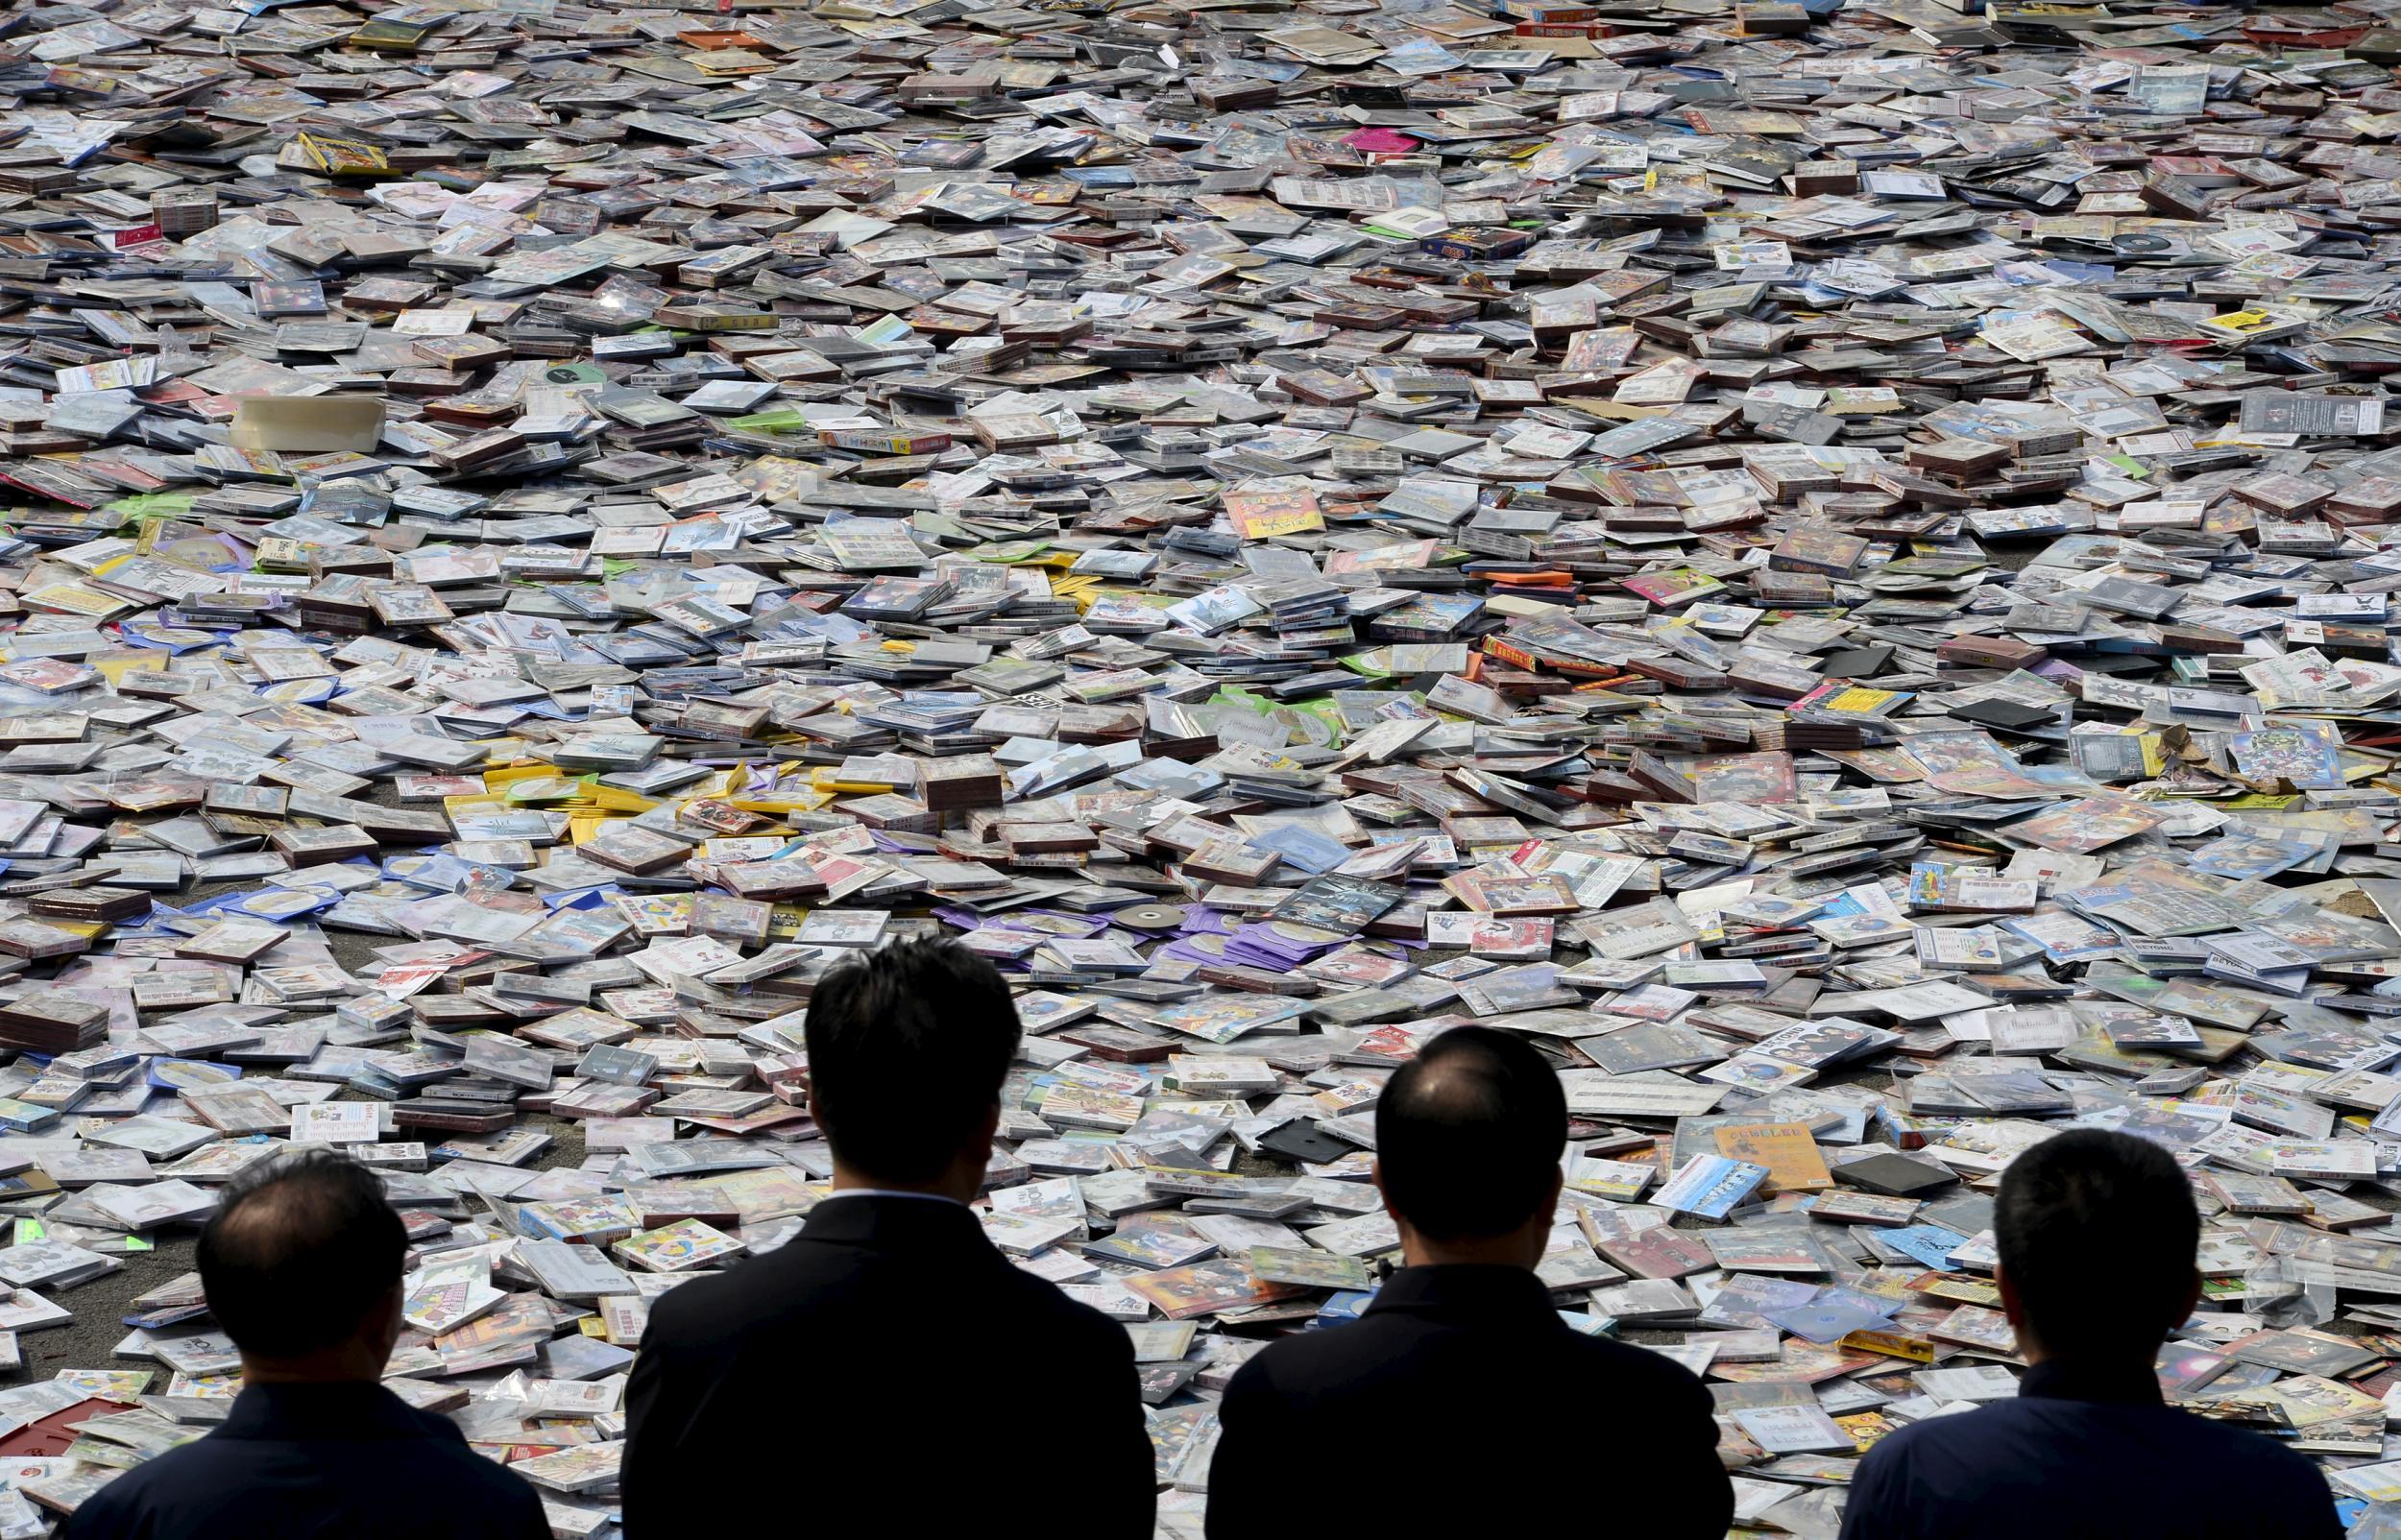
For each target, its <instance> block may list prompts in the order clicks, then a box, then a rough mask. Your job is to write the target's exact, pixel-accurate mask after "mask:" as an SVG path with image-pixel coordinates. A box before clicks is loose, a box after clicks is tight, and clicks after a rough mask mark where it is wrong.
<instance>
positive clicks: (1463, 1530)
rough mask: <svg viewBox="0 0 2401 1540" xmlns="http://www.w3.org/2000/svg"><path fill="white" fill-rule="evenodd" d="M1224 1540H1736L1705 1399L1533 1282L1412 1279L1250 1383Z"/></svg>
mask: <svg viewBox="0 0 2401 1540" xmlns="http://www.w3.org/2000/svg"><path fill="white" fill-rule="evenodd" d="M1218 1416H1219V1420H1220V1421H1221V1422H1222V1423H1223V1424H1224V1432H1223V1435H1222V1436H1221V1437H1220V1439H1219V1441H1218V1446H1217V1456H1216V1458H1215V1461H1214V1462H1213V1463H1212V1464H1211V1465H1210V1467H1209V1531H1208V1532H1209V1536H1210V1540H1258V1537H1260V1536H1262V1535H1279V1534H1298V1533H1303V1532H1317V1531H1318V1530H1320V1529H1322V1528H1323V1527H1325V1526H1326V1525H1327V1524H1328V1523H1329V1522H1332V1523H1336V1524H1338V1527H1339V1528H1341V1529H1342V1530H1343V1532H1345V1533H1346V1534H1361V1535H1375V1536H1377V1537H1378V1540H1389V1537H1391V1536H1395V1535H1436V1534H1441V1535H1447V1536H1452V1537H1463V1536H1464V1537H1466V1540H1477V1537H1479V1536H1500V1535H1530V1534H1595V1535H1603V1534H1626V1535H1632V1534H1640V1535H1641V1536H1642V1537H1643V1540H1724V1536H1725V1533H1726V1527H1727V1526H1728V1524H1730V1523H1731V1522H1732V1521H1733V1518H1734V1488H1733V1486H1732V1485H1731V1484H1730V1483H1729V1482H1728V1481H1727V1480H1726V1472H1725V1468H1724V1467H1723V1466H1722V1465H1720V1464H1719V1463H1718V1459H1717V1424H1716V1423H1715V1421H1713V1420H1712V1418H1711V1416H1710V1394H1709V1391H1708V1390H1706V1389H1704V1388H1703V1387H1702V1384H1701V1382H1700V1381H1698V1380H1695V1379H1694V1378H1693V1377H1692V1376H1691V1375H1690V1374H1688V1373H1686V1371H1685V1370H1684V1369H1683V1368H1682V1367H1680V1366H1678V1365H1677V1364H1675V1363H1672V1362H1670V1361H1668V1360H1666V1359H1663V1358H1661V1357H1660V1356H1659V1355H1658V1354H1656V1353H1646V1352H1644V1351H1643V1350H1642V1349H1640V1348H1636V1347H1628V1346H1627V1345H1625V1344H1624V1343H1622V1342H1611V1341H1607V1340H1604V1339H1602V1338H1599V1337H1591V1336H1586V1335H1583V1334H1582V1333H1579V1332H1575V1331H1571V1330H1570V1329H1569V1328H1568V1327H1567V1325H1566V1323H1565V1322H1564V1321H1562V1320H1561V1319H1560V1318H1559V1315H1558V1312H1557V1311H1554V1310H1553V1309H1552V1308H1551V1302H1550V1295H1549V1293H1548V1292H1547V1291H1546V1290H1545V1289H1544V1288H1543V1287H1542V1285H1541V1282H1540V1280H1538V1279H1537V1278H1536V1277H1535V1276H1534V1275H1533V1274H1532V1273H1530V1272H1527V1271H1526V1270H1525V1269H1523V1268H1520V1267H1497V1266H1494V1267H1474V1266H1450V1267H1407V1268H1403V1269H1402V1270H1401V1271H1399V1272H1397V1273H1395V1274H1394V1275H1393V1277H1392V1278H1391V1279H1390V1280H1389V1281H1388V1282H1386V1284H1385V1285H1384V1287H1383V1288H1382V1289H1380V1290H1379V1291H1378V1292H1377V1293H1376V1296H1375V1302H1374V1303H1373V1304H1372V1305H1370V1306H1369V1307H1368V1310H1367V1311H1366V1313H1365V1314H1363V1315H1362V1316H1361V1317H1360V1318H1359V1319H1358V1320H1357V1321H1355V1322H1353V1323H1352V1324H1350V1325H1348V1326H1337V1327H1332V1328H1329V1329H1327V1330H1324V1331H1319V1332H1304V1333H1301V1334H1300V1335H1298V1336H1289V1337H1285V1338H1284V1339H1283V1340H1281V1341H1278V1342H1274V1343H1272V1344H1270V1345H1269V1346H1268V1347H1267V1348H1266V1349H1265V1350H1264V1351H1262V1352H1261V1353H1259V1354H1258V1355H1257V1356H1256V1357H1254V1358H1253V1359H1251V1360H1250V1361H1249V1362H1248V1363H1246V1364H1244V1365H1243V1366H1242V1368H1241V1370H1240V1371H1239V1372H1238V1373H1236V1374H1235V1376H1234V1379H1233V1384H1230V1385H1229V1386H1227V1388H1226V1391H1225V1401H1224V1403H1223V1404H1222V1405H1221V1406H1220V1407H1219V1408H1218Z"/></svg>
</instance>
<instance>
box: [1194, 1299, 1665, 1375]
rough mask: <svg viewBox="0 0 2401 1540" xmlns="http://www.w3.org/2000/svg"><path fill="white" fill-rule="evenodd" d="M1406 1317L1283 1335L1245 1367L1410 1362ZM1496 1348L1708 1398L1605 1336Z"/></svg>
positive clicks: (1259, 1371) (1309, 1368) (1372, 1316)
mask: <svg viewBox="0 0 2401 1540" xmlns="http://www.w3.org/2000/svg"><path fill="white" fill-rule="evenodd" d="M1450 1330H1451V1331H1453V1332H1456V1333H1459V1334H1462V1335H1470V1336H1472V1335H1482V1331H1483V1329H1481V1328H1479V1327H1475V1326H1467V1327H1458V1328H1451V1329H1450ZM1422 1335H1423V1334H1422V1331H1421V1329H1419V1328H1417V1327H1416V1326H1415V1325H1414V1324H1413V1323H1412V1322H1411V1321H1410V1320H1409V1318H1408V1317H1405V1316H1402V1315H1398V1314H1384V1313H1379V1312H1377V1311H1369V1312H1368V1313H1367V1314H1365V1315H1362V1316H1361V1317H1359V1319H1357V1320H1355V1321H1348V1322H1346V1323H1344V1324H1343V1325H1341V1326H1327V1327H1322V1328H1320V1329H1318V1330H1316V1331H1310V1332H1297V1333H1295V1334H1293V1335H1291V1336H1286V1337H1278V1338H1277V1339H1276V1340H1275V1341H1273V1342H1271V1343H1269V1344H1268V1345H1267V1346H1266V1347H1265V1348H1263V1349H1262V1350H1260V1351H1259V1352H1257V1353H1255V1354H1253V1355H1251V1357H1250V1360H1249V1362H1248V1363H1246V1364H1244V1365H1243V1368H1242V1370H1241V1371H1240V1372H1242V1373H1244V1374H1247V1375H1249V1377H1250V1380H1251V1383H1253V1384H1257V1383H1260V1382H1262V1381H1265V1382H1273V1383H1274V1384H1280V1385H1305V1384H1308V1383H1309V1382H1311V1381H1312V1380H1316V1379H1322V1378H1325V1377H1327V1376H1331V1375H1336V1374H1346V1373H1348V1372H1351V1371H1354V1370H1355V1369H1357V1368H1358V1367H1359V1366H1360V1365H1362V1364H1372V1365H1376V1366H1378V1367H1385V1368H1390V1367H1394V1366H1402V1367H1405V1365H1406V1363H1407V1361H1408V1359H1409V1355H1410V1352H1411V1349H1412V1347H1413V1345H1414V1342H1415V1339H1418V1338H1420V1337H1421V1336H1422ZM1492 1337H1493V1344H1492V1347H1493V1352H1494V1353H1496V1354H1498V1353H1503V1352H1506V1351H1509V1350H1510V1349H1511V1348H1513V1347H1514V1348H1516V1350H1517V1351H1518V1352H1520V1353H1521V1354H1522V1356H1523V1357H1525V1358H1526V1359H1527V1360H1528V1361H1529V1364H1530V1366H1531V1367H1532V1368H1533V1369H1534V1371H1535V1372H1539V1373H1541V1374H1545V1375H1555V1376H1557V1377H1558V1378H1559V1379H1560V1380H1561V1381H1563V1382H1571V1383H1574V1384H1591V1383H1593V1382H1594V1381H1596V1380H1600V1381H1605V1382H1606V1383H1608V1384H1612V1385H1613V1386H1615V1387H1619V1388H1624V1387H1628V1386H1631V1387H1633V1388H1634V1390H1635V1393H1637V1394H1659V1393H1662V1392H1665V1393H1672V1392H1675V1391H1679V1390H1681V1391H1683V1392H1685V1393H1686V1394H1687V1395H1692V1396H1706V1395H1707V1394H1708V1391H1707V1390H1706V1389H1705V1388H1704V1387H1703V1386H1702V1384H1701V1382H1700V1381H1699V1380H1697V1379H1695V1378H1694V1377H1693V1376H1692V1375H1691V1374H1690V1373H1688V1372H1687V1371H1686V1369H1685V1368H1684V1366H1683V1365H1681V1364H1679V1363H1677V1362H1675V1361H1674V1360H1670V1359H1666V1358H1662V1357H1661V1356H1660V1355H1659V1354H1657V1353H1652V1352H1649V1351H1648V1350H1646V1349H1643V1348H1638V1347H1633V1346H1630V1345H1628V1344H1626V1343H1623V1342H1613V1341H1611V1340H1610V1339H1608V1338H1607V1337H1597V1336H1588V1335H1585V1334H1583V1333H1581V1332H1573V1331H1567V1330H1564V1329H1562V1330H1561V1331H1560V1332H1558V1333H1557V1334H1552V1333H1548V1332H1545V1333H1541V1334H1540V1335H1539V1336H1536V1337H1533V1338H1528V1337H1527V1336H1526V1335H1525V1334H1523V1333H1521V1332H1508V1333H1502V1332H1499V1331H1495V1332H1493V1333H1492Z"/></svg>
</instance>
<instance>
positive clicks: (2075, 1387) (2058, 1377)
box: [2018, 1359, 2167, 1407]
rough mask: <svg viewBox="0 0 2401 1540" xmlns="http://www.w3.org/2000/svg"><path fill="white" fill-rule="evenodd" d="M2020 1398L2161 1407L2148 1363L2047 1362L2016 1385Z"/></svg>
mask: <svg viewBox="0 0 2401 1540" xmlns="http://www.w3.org/2000/svg"><path fill="white" fill-rule="evenodd" d="M2018 1394H2019V1395H2020V1396H2022V1397H2023V1396H2033V1397H2036V1398H2039V1399H2041V1400H2045V1401H2089V1402H2097V1403H2102V1404H2107V1405H2118V1406H2143V1405H2148V1406H2153V1407H2156V1406H2160V1405H2162V1404H2163V1403H2165V1402H2166V1400H2167V1397H2166V1396H2164V1395H2162V1394H2161V1393H2160V1389H2159V1376H2158V1374H2156V1373H2155V1372H2153V1370H2152V1368H2151V1366H2150V1364H2149V1363H2147V1362H2140V1361H2138V1362H2134V1363H2075V1362H2069V1361H2065V1360H2059V1359H2046V1360H2043V1361H2042V1362H2040V1363H2038V1364H2036V1365H2034V1366H2033V1367H2032V1368H2030V1369H2028V1370H2026V1371H2025V1378H2024V1379H2022V1380H2020V1381H2019V1382H2018Z"/></svg>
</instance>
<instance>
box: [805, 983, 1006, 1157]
mask: <svg viewBox="0 0 2401 1540" xmlns="http://www.w3.org/2000/svg"><path fill="white" fill-rule="evenodd" d="M1017 1035H1018V1027H1017V1007H1016V1005H1015V1004H1014V1003H1012V1002H1011V1001H1010V999H1009V998H1008V985H1007V984H1006V983H1004V982H1003V981H1002V979H1001V975H1000V974H999V972H998V971H997V970H995V969H994V968H993V966H992V965H991V964H990V963H988V962H985V961H984V960H983V959H982V958H981V957H979V956H977V955H976V954H975V953H974V952H972V951H969V950H967V949H966V948H964V947H961V946H959V945H958V943H956V942H950V941H916V942H902V943H900V944H899V945H896V946H891V947H886V948H885V949H884V950H881V951H877V952H872V953H869V954H868V955H866V956H864V957H861V958H860V959H859V960H858V961H856V962H849V963H844V964H843V965H842V966H841V967H839V968H837V969H835V970H834V971H833V972H832V973H830V974H828V975H825V977H824V978H822V979H820V980H818V982H817V987H816V988H815V989H814V990H812V992H811V993H810V996H809V1104H810V1108H811V1110H812V1112H813V1113H814V1114H815V1115H816V1119H817V1126H818V1127H820V1128H822V1129H824V1130H825V1137H826V1140H827V1142H828V1143H831V1144H833V1146H834V1158H835V1160H836V1161H837V1163H839V1164H840V1165H841V1166H843V1167H847V1168H848V1169H849V1171H850V1172H851V1173H852V1174H854V1175H856V1176H857V1177H859V1178H861V1179H862V1180H865V1181H867V1182H869V1183H871V1184H873V1185H877V1186H884V1187H932V1186H935V1185H937V1184H943V1183H946V1182H949V1183H953V1184H955V1183H957V1182H959V1181H964V1180H967V1179H968V1178H970V1177H974V1178H980V1177H981V1176H982V1171H983V1167H984V1165H985V1163H987V1162H988V1161H989V1160H990V1159H991V1157H992V1135H993V1131H994V1129H996V1128H997V1127H998V1126H999V1123H1000V1108H1001V1080H1002V1078H1003V1077H1004V1076H1006V1074H1007V1073H1008V1065H1009V1061H1010V1060H1011V1059H1012V1058H1014V1057H1015V1056H1016V1053H1017ZM973 1191H974V1188H973V1187H972V1186H971V1187H969V1189H968V1192H969V1194H970V1195H972V1193H973Z"/></svg>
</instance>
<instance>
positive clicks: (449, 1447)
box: [66, 1150, 550, 1540]
mask: <svg viewBox="0 0 2401 1540" xmlns="http://www.w3.org/2000/svg"><path fill="white" fill-rule="evenodd" d="M407 1249H408V1241H407V1235H406V1232H405V1231H404V1230H403V1229H402V1227H401V1225H400V1215H397V1214H394V1213H393V1212H392V1206H391V1205H390V1204H389V1203H387V1202H386V1201H384V1196H383V1182H382V1179H381V1178H380V1177H378V1176H376V1173H375V1172H373V1171H371V1170H369V1169H368V1168H367V1167H364V1166H361V1165H359V1164H358V1163H357V1162H356V1161H353V1160H352V1159H350V1158H349V1157H348V1156H344V1155H338V1154H335V1153H333V1152H331V1151H327V1150H308V1151H303V1152H302V1153H299V1154H296V1155H290V1156H285V1157H283V1158H280V1159H277V1160H272V1161H264V1162H261V1163H259V1164H258V1165H256V1166H254V1167H251V1168H250V1169H248V1170H246V1171H244V1172H243V1173H242V1174H241V1175H240V1176H239V1177H237V1178H236V1179H235V1180H234V1181H233V1182H232V1183H231V1184H230V1185H229V1186H228V1187H227V1189H226V1191H225V1193H224V1196H223V1197H222V1198H220V1199H219V1201H218V1204H217V1211H216V1213H215V1214H214V1215H211V1216H210V1217H209V1220H208V1223H207V1226H206V1228H205V1229H203V1230H202V1231H201V1233H200V1281H201V1284H202V1287H204V1288H205V1289H206V1293H207V1296H208V1308H209V1310H210V1311H213V1312H214V1313H215V1315H216V1317H217V1323H218V1324H219V1325H220V1326H222V1327H224V1328H225V1334H226V1335H228V1336H230V1337H231V1338H232V1339H233V1345H234V1346H235V1347H237V1348H239V1349H241V1352H242V1393H241V1394H240V1395H239V1396H237V1397H236V1398H235V1399H234V1402H233V1406H232V1408H231V1409H230V1411H229V1412H228V1413H227V1415H226V1419H225V1421H223V1422H222V1423H219V1424H218V1425H217V1427H216V1429H215V1430H214V1431H213V1432H210V1433H209V1434H208V1435H207V1436H206V1437H205V1438H202V1439H199V1440H198V1441H196V1442H193V1443H189V1444H185V1445H183V1446H182V1448H180V1449H174V1450H170V1451H168V1452H167V1453H166V1454H164V1455H160V1456H157V1457H156V1458H154V1459H151V1460H148V1461H146V1462H145V1463H143V1464H142V1465H140V1466H138V1467H136V1468H135V1469H133V1470H131V1471H128V1472H127V1473H126V1474H125V1475H123V1476H120V1477H118V1478H117V1479H116V1480H113V1481H110V1482H109V1484H108V1485H107V1486H105V1487H103V1488H101V1490H100V1492H99V1494H98V1495H96V1496H95V1497H93V1498H92V1499H91V1500H90V1501H89V1502H87V1503H85V1504H84V1505H83V1506H82V1507H80V1508H78V1509H77V1510H76V1512H75V1516H74V1517H73V1518H72V1519H70V1520H69V1521H68V1522H67V1528H66V1533H67V1536H68V1537H69V1540H261V1537H264V1536H274V1537H276V1540H303V1537H313V1536H326V1537H332V1536H337V1535H338V1536H340V1537H341V1540H425V1537H426V1536H428V1535H441V1536H443V1537H444V1540H546V1537H547V1536H548V1534H549V1532H550V1527H549V1525H548V1523H547V1522H546V1521H545V1520H544V1518H543V1516H542V1504H541V1502H540V1500H538V1499H537V1498H536V1497H535V1496H534V1489H533V1488H532V1487H530V1486H528V1485H526V1484H525V1483H524V1482H523V1481H522V1480H519V1479H518V1478H517V1477H514V1476H511V1475H510V1474H509V1473H508V1472H506V1471H504V1470H502V1469H501V1468H500V1467H499V1466H498V1465H497V1464H495V1463H493V1462H492V1461H491V1460H488V1459H486V1458H484V1457H483V1456H480V1455H477V1454H476V1453H474V1452H473V1450H471V1449H469V1448H468V1447H467V1440H466V1438H465V1437H464V1436H463V1435H462V1434H461V1433H460V1432H459V1431H458V1429H457V1427H456V1426H455V1425H454V1424H452V1423H451V1422H450V1420H449V1418H447V1417H438V1416H434V1415H432V1414H431V1413H428V1412H422V1411H418V1410H416V1409H414V1408H411V1407H410V1406H409V1405H408V1404H407V1403H406V1402H404V1401H402V1400H400V1397H398V1396H396V1395H394V1394H393V1393H392V1392H391V1391H389V1390H386V1389H384V1388H383V1386H382V1385H381V1384H378V1383H377V1382H379V1381H380V1380H381V1379H382V1378H383V1366H384V1361H385V1360H388V1359H389V1358H390V1357H391V1356H392V1344H393V1343H394V1342H395V1341H397V1340H398V1339H399V1337H400V1268H401V1263H402V1259H403V1257H404V1256H405V1254H406V1252H407Z"/></svg>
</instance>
